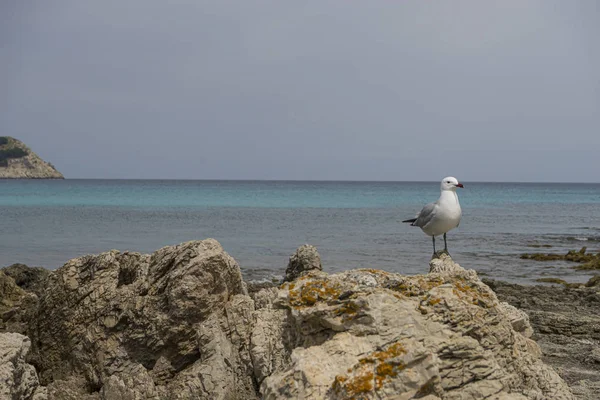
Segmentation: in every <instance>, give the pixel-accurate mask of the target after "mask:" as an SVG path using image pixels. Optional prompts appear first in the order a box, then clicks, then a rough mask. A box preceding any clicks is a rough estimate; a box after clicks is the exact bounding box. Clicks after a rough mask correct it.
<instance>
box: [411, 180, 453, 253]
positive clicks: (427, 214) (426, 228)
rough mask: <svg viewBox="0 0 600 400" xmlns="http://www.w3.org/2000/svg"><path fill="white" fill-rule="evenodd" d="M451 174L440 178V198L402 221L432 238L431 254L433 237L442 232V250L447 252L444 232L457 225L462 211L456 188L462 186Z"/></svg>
mask: <svg viewBox="0 0 600 400" xmlns="http://www.w3.org/2000/svg"><path fill="white" fill-rule="evenodd" d="M463 187H464V186H463V185H462V183H459V182H458V180H457V179H456V178H454V177H453V176H448V177H446V178H444V179H443V180H442V184H441V185H440V190H441V192H442V193H441V194H440V198H439V199H437V201H436V202H435V203H429V204H427V205H426V206H425V207H423V209H422V210H421V212H420V213H418V214H417V215H416V217H415V218H412V219H407V220H405V221H402V222H408V223H410V225H411V226H418V227H419V228H421V230H422V231H423V232H425V234H427V235H429V236H431V238H432V239H433V255H434V256H435V255H436V254H437V253H436V252H435V237H436V236H439V235H441V234H444V251H445V252H446V253H448V245H447V244H446V232H448V231H450V230H452V229H454V228H456V227H458V224H460V217H461V216H462V211H461V209H460V204H459V202H458V195H457V194H456V188H463Z"/></svg>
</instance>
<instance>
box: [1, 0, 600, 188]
mask: <svg viewBox="0 0 600 400" xmlns="http://www.w3.org/2000/svg"><path fill="white" fill-rule="evenodd" d="M599 38H600V3H599V2H598V1H597V0H590V1H585V0H579V1H549V0H539V1H524V0H511V1H494V2H492V1H481V0H473V1H443V2H442V1H436V2H426V1H412V2H407V1H358V0H355V1H348V0H339V1H328V0H318V1H307V0H303V1H282V0H276V1H248V0H239V1H223V0H214V1H210V2H206V1H199V0H188V1H183V0H181V1H172V0H171V1H164V0H129V1H123V0H102V1H81V0H70V1H66V0H53V1H45V0H39V1H27V0H3V1H2V2H1V3H0V60H1V62H0V135H11V136H15V137H17V138H19V139H22V140H23V141H25V142H26V143H27V144H28V145H30V146H31V147H32V148H33V150H34V151H36V152H37V153H38V154H40V155H41V156H42V157H43V158H45V159H47V160H48V161H51V162H52V163H53V164H55V165H56V166H57V168H58V169H59V170H61V172H63V173H64V174H65V175H66V176H67V177H70V178H182V179H351V180H438V179H441V178H442V177H443V176H445V175H449V174H452V175H455V176H457V177H459V178H460V179H461V180H463V181H469V180H471V181H474V180H479V181H498V180H503V181H575V182H585V181H587V182H600V161H599V159H600V157H599V156H598V154H599V153H598V152H599V149H600V41H599Z"/></svg>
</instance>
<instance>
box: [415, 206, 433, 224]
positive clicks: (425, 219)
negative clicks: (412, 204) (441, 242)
mask: <svg viewBox="0 0 600 400" xmlns="http://www.w3.org/2000/svg"><path fill="white" fill-rule="evenodd" d="M436 205H437V204H436V203H429V204H427V205H426V206H425V207H423V209H422V210H421V212H420V213H419V214H418V215H417V220H416V221H415V222H413V223H412V225H413V226H418V227H419V228H422V227H424V226H425V225H427V224H428V223H429V222H430V221H431V220H432V219H433V217H434V216H435V213H436V209H437V207H436Z"/></svg>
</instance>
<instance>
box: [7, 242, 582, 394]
mask: <svg viewBox="0 0 600 400" xmlns="http://www.w3.org/2000/svg"><path fill="white" fill-rule="evenodd" d="M290 266H291V268H289V270H290V274H289V275H288V276H289V277H290V278H292V277H296V278H295V279H294V280H293V281H288V282H285V283H283V284H281V285H278V286H273V285H264V286H261V287H258V286H253V289H252V292H251V293H249V292H248V290H247V285H246V284H245V283H244V282H243V281H242V278H241V273H240V269H239V266H238V265H237V263H236V262H235V260H233V258H231V257H230V256H229V255H228V254H227V253H225V252H224V251H223V249H222V248H221V246H220V245H219V243H218V242H216V241H215V240H212V239H207V240H204V241H194V242H188V243H183V244H181V245H178V246H170V247H165V248H163V249H160V250H158V251H157V252H155V253H154V254H152V255H143V254H138V253H129V252H124V253H120V252H118V251H110V252H107V253H103V254H100V255H94V256H85V257H81V258H77V259H74V260H71V261H69V262H68V263H67V264H65V265H64V266H63V267H61V268H59V269H58V270H56V271H53V272H52V273H50V275H49V276H48V278H47V279H46V280H45V281H44V287H45V290H43V291H40V292H39V293H40V297H39V301H37V302H36V305H35V307H34V312H33V313H31V314H29V318H28V319H27V321H28V324H27V333H28V334H29V335H30V337H31V343H32V348H31V352H30V354H29V355H28V360H29V362H30V363H31V364H32V365H33V366H35V367H36V368H37V372H38V374H39V380H40V384H42V385H44V387H40V388H36V390H35V393H34V394H35V395H36V396H38V397H39V398H38V399H37V400H44V399H45V398H46V397H47V398H49V399H73V400H75V399H84V400H137V399H156V400H158V399H160V400H162V399H168V400H175V399H182V400H183V399H220V400H252V399H258V398H265V399H306V400H308V399H348V398H356V399H375V398H377V399H379V398H381V399H384V398H389V399H392V398H393V399H409V398H421V399H429V400H434V399H442V398H443V399H480V398H490V399H506V400H508V399H544V398H552V399H558V400H560V399H572V398H573V397H572V395H571V393H570V391H569V388H568V387H567V386H566V384H565V383H564V381H562V380H561V379H560V377H559V376H558V375H557V374H556V372H555V371H554V370H552V368H550V367H548V366H547V365H545V364H544V363H543V362H542V361H541V360H540V358H539V356H540V351H539V348H538V346H537V344H536V343H535V342H533V341H532V340H531V339H529V338H528V335H529V334H530V329H531V327H530V325H529V324H528V321H527V318H526V316H524V314H522V313H520V312H519V311H518V310H516V309H514V308H512V307H511V306H509V305H507V304H501V303H500V302H499V301H498V299H497V297H496V295H495V294H494V292H493V291H491V289H490V288H489V287H488V286H486V285H485V284H483V283H482V282H481V281H480V280H479V278H478V277H477V274H476V273H475V271H465V270H464V269H463V268H461V267H460V266H459V265H458V264H456V263H454V262H453V261H452V259H451V258H450V257H449V256H447V255H440V257H439V258H438V259H436V260H433V261H432V263H431V265H430V268H431V271H433V272H431V273H429V274H426V275H417V276H402V275H399V274H392V273H387V272H384V271H378V270H371V269H369V270H367V269H363V270H351V271H345V272H343V273H339V274H332V275H329V274H326V273H324V272H323V271H321V264H320V261H319V257H318V253H317V252H316V250H315V249H314V247H312V246H303V247H301V248H300V249H299V250H298V251H297V252H296V254H295V255H294V256H292V257H291V259H290ZM2 274H3V275H4V273H2ZM4 276H6V275H4ZM6 278H7V282H8V284H7V285H8V286H7V287H9V289H10V290H8V291H7V292H12V291H14V290H16V293H17V295H18V296H22V295H23V293H22V292H23V290H22V289H21V288H19V287H18V286H17V285H16V283H15V281H14V279H13V278H11V277H8V276H6ZM11 285H12V286H11ZM14 288H17V289H14ZM19 291H20V292H19ZM18 296H17V297H18ZM31 296H35V295H34V294H31ZM36 298H37V297H36ZM515 328H516V330H515ZM592 356H593V354H592ZM592 358H593V357H592ZM30 371H31V369H30ZM14 382H17V381H14ZM16 386H18V385H17V384H16V383H14V384H11V386H10V389H9V390H12V391H13V392H14V391H15V390H16V389H15V387H16ZM19 390H20V389H19Z"/></svg>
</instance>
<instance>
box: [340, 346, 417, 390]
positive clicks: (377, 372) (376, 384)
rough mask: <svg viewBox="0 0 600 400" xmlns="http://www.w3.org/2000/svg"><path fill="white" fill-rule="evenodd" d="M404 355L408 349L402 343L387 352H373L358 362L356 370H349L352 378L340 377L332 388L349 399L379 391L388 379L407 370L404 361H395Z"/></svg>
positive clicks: (389, 348)
mask: <svg viewBox="0 0 600 400" xmlns="http://www.w3.org/2000/svg"><path fill="white" fill-rule="evenodd" d="M403 354H406V349H405V348H404V346H403V345H402V343H400V342H396V343H393V344H391V345H390V346H388V348H387V349H385V350H381V351H376V352H373V353H372V354H370V355H369V356H367V357H364V358H361V359H360V360H358V363H357V364H356V365H355V366H354V368H352V369H349V370H348V374H351V373H354V375H353V376H352V377H348V376H346V375H338V376H337V377H336V378H335V381H334V382H333V386H332V388H333V390H334V391H336V392H337V393H344V394H345V395H346V396H347V397H348V398H354V397H355V396H357V395H359V394H361V393H365V392H368V391H371V390H373V389H375V390H379V389H381V388H382V387H383V385H384V383H385V381H386V380H387V379H389V378H394V377H396V376H398V373H399V372H400V371H402V370H404V369H405V368H406V365H405V364H404V362H403V361H402V360H397V359H396V360H395V358H396V357H399V356H401V355H403Z"/></svg>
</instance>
